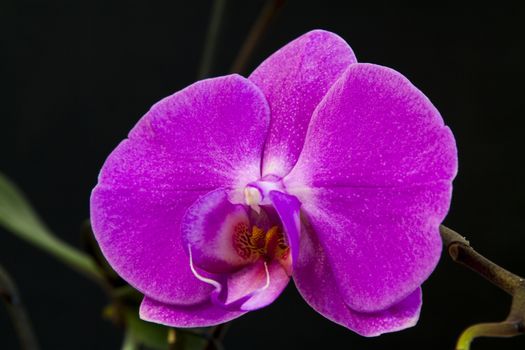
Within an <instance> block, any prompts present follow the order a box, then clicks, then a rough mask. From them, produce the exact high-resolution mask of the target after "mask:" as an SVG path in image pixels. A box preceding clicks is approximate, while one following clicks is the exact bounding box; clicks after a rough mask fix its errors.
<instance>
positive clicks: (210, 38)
mask: <svg viewBox="0 0 525 350" xmlns="http://www.w3.org/2000/svg"><path fill="white" fill-rule="evenodd" d="M225 8H226V0H215V1H214V2H213V9H212V12H211V19H210V23H209V25H208V33H207V34H206V41H205V43H204V53H203V55H202V61H201V64H200V68H199V79H203V78H206V77H208V76H209V75H210V71H211V66H212V62H213V59H214V58H215V50H216V49H217V37H218V36H219V32H220V28H221V25H222V22H223V17H224V9H225Z"/></svg>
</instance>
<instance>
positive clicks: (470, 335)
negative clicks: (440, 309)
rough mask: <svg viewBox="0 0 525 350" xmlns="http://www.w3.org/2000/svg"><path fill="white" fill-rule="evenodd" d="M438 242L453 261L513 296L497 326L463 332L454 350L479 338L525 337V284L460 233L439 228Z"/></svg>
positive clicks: (484, 325)
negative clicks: (506, 311)
mask: <svg viewBox="0 0 525 350" xmlns="http://www.w3.org/2000/svg"><path fill="white" fill-rule="evenodd" d="M440 233H441V238H442V239H443V244H444V245H445V248H446V249H447V251H448V253H449V255H450V257H451V258H452V260H453V261H455V262H457V263H459V264H461V265H464V266H466V267H468V268H469V269H471V270H473V271H475V272H477V273H478V274H480V275H481V276H482V277H484V278H485V279H487V280H488V281H490V282H492V283H493V284H494V285H496V286H497V287H499V288H500V289H502V290H504V291H505V292H507V293H508V294H510V295H511V296H512V305H511V308H510V312H509V315H508V316H507V318H506V319H505V320H504V321H502V322H499V323H480V324H476V325H473V326H470V327H468V328H467V329H466V330H464V331H463V333H462V334H461V336H460V337H459V339H458V342H457V344H456V350H468V349H470V344H471V343H472V341H473V340H474V339H475V338H478V337H513V336H516V335H520V334H524V333H525V281H524V279H523V278H522V277H520V276H517V275H515V274H514V273H512V272H510V271H508V270H505V269H504V268H502V267H501V266H499V265H497V264H495V263H494V262H492V261H490V260H489V259H487V258H485V257H484V256H483V255H481V254H479V253H478V252H476V251H475V250H474V249H473V248H472V247H471V246H470V244H469V242H468V241H467V240H466V239H465V238H464V237H463V236H461V235H460V234H459V233H457V232H455V231H453V230H451V229H450V228H448V227H446V226H443V225H442V226H441V227H440Z"/></svg>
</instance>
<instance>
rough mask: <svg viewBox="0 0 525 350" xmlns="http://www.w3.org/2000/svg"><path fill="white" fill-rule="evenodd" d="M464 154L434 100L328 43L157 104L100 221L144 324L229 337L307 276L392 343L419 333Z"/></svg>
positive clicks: (337, 317)
mask: <svg viewBox="0 0 525 350" xmlns="http://www.w3.org/2000/svg"><path fill="white" fill-rule="evenodd" d="M456 154H457V152H456V146H455V141H454V137H453V135H452V133H451V131H450V129H449V128H448V127H446V126H445V125H444V123H443V120H442V118H441V116H440V114H439V112H438V111H437V110H436V108H435V107H434V106H433V105H432V104H431V102H430V101H429V100H428V99H427V98H426V97H425V96H424V95H423V93H422V92H421V91H419V90H418V89H417V88H416V87H414V86H413V85H412V84H411V83H410V82H409V81H408V80H407V79H406V78H405V77H403V76H402V75H401V74H400V73H398V72H396V71H394V70H392V69H389V68H386V67H382V66H378V65H374V64H365V63H357V61H356V58H355V56H354V54H353V51H352V50H351V48H350V47H349V46H348V44H347V43H346V42H345V41H344V40H343V39H341V38H340V37H339V36H337V35H335V34H333V33H330V32H326V31H322V30H315V31H312V32H309V33H306V34H304V35H303V36H301V37H299V38H298V39H296V40H294V41H292V42H290V43H289V44H287V45H286V46H284V47H283V48H281V49H280V50H278V51H277V52H276V53H274V54H273V55H272V56H270V57H269V58H268V59H267V60H265V61H264V62H263V63H262V64H261V65H260V66H259V67H258V68H257V69H256V70H255V71H254V72H253V73H252V74H251V75H250V76H249V77H248V78H244V77H242V76H239V75H235V74H234V75H228V76H222V77H217V78H212V79H207V80H202V81H198V82H196V83H194V84H193V85H190V86H189V87H187V88H185V89H183V90H181V91H179V92H176V93H175V94H173V95H171V96H168V97H166V98H164V99H163V100H161V101H160V102H158V103H156V104H155V105H154V106H153V107H152V108H151V110H150V111H149V112H147V113H146V115H144V116H143V117H142V118H141V119H140V120H139V121H138V123H137V125H136V126H135V127H134V128H133V129H132V130H131V131H130V133H129V136H128V138H127V139H126V140H124V141H122V142H121V143H120V144H119V145H118V146H117V148H116V149H115V150H114V151H113V152H112V153H111V155H110V156H109V157H108V159H107V160H106V162H105V164H104V166H103V168H102V170H101V172H100V176H99V180H98V184H97V186H96V187H95V189H94V190H93V193H92V197H91V220H92V223H93V229H94V232H95V235H96V238H97V240H98V242H99V244H100V247H101V249H102V252H103V253H104V255H105V257H106V258H107V260H108V261H109V263H110V264H111V266H112V267H113V268H114V269H115V270H116V271H117V272H118V273H119V274H120V276H122V278H124V279H125V280H126V281H127V282H129V283H130V284H131V285H132V286H133V287H135V288H136V289H137V290H139V291H140V292H142V293H143V294H144V300H143V302H142V304H141V307H140V316H141V318H143V319H144V320H148V321H152V322H157V323H161V324H165V325H169V326H174V327H200V326H210V325H216V324H219V323H223V322H227V321H229V320H232V319H234V318H237V317H239V316H241V315H243V314H245V313H246V312H249V311H252V310H256V309H259V308H261V307H264V306H266V305H268V304H270V303H272V302H273V301H274V300H275V299H276V298H277V297H278V295H279V294H280V293H281V292H282V291H283V290H284V289H285V287H286V286H287V284H288V283H289V281H290V279H292V278H293V280H294V282H295V285H296V287H297V289H298V291H299V292H300V294H301V295H302V296H303V298H304V299H305V301H306V302H307V303H308V304H309V305H310V306H311V307H313V308H314V309H315V310H316V311H318V312H319V313H320V314H322V315H323V316H325V317H326V318H328V319H330V320H332V321H334V322H336V323H338V324H340V325H343V326H345V327H347V328H349V329H351V330H353V331H355V332H357V333H359V334H361V335H364V336H375V335H379V334H381V333H385V332H392V331H396V330H401V329H404V328H407V327H410V326H413V325H414V324H415V323H416V322H417V319H418V317H419V312H420V308H421V284H422V283H423V281H425V280H426V279H427V277H428V276H429V275H430V273H431V272H432V270H433V269H434V267H435V266H436V264H437V262H438V259H439V256H440V252H441V240H440V235H439V225H440V223H441V222H442V220H443V219H444V217H445V215H446V213H447V211H448V208H449V204H450V200H451V193H452V180H453V178H454V176H455V174H456V169H457V156H456Z"/></svg>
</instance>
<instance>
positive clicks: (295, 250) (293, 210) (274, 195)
mask: <svg viewBox="0 0 525 350" xmlns="http://www.w3.org/2000/svg"><path fill="white" fill-rule="evenodd" d="M269 197H270V200H271V201H272V204H273V206H274V208H275V210H276V211H277V214H278V215H279V218H280V219H281V222H282V224H283V227H284V231H285V233H286V238H287V243H288V246H289V247H290V252H291V255H292V266H293V264H294V262H295V261H297V258H298V256H299V232H301V231H300V230H301V220H300V209H301V203H300V202H299V200H297V198H296V197H295V196H291V195H289V194H286V193H283V192H280V191H270V194H269Z"/></svg>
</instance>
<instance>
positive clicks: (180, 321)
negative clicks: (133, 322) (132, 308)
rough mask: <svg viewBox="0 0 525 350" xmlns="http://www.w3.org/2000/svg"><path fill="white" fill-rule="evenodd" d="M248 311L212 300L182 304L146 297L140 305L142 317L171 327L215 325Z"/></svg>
mask: <svg viewBox="0 0 525 350" xmlns="http://www.w3.org/2000/svg"><path fill="white" fill-rule="evenodd" d="M246 312H247V311H231V310H226V309H225V308H223V307H220V306H217V305H214V304H212V302H211V301H207V302H203V303H200V304H195V305H189V306H182V305H171V304H166V303H162V302H160V301H157V300H155V299H152V298H149V297H144V300H143V301H142V304H141V305H140V318H141V319H143V320H145V321H150V322H155V323H161V324H164V325H167V326H171V327H181V328H189V327H202V326H204V325H205V326H214V325H218V324H221V323H224V322H228V321H231V320H233V319H235V318H237V317H239V316H242V315H244V314H245V313H246Z"/></svg>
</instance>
